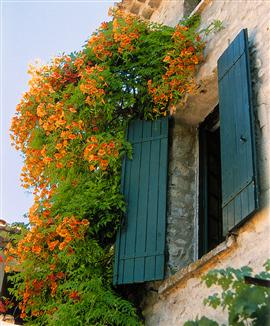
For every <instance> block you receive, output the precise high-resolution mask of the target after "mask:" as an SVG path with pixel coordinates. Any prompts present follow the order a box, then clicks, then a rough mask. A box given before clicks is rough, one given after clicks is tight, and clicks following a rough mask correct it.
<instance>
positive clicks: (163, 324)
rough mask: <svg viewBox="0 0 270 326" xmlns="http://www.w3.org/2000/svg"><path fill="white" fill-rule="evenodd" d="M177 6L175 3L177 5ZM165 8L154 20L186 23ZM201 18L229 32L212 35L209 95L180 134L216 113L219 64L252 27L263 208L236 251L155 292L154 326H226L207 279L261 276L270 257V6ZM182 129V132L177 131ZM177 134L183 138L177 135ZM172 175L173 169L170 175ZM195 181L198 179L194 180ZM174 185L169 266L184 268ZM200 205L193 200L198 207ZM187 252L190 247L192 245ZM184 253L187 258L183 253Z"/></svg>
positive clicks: (194, 102)
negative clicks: (208, 322)
mask: <svg viewBox="0 0 270 326" xmlns="http://www.w3.org/2000/svg"><path fill="white" fill-rule="evenodd" d="M207 2H209V1H207ZM174 5H175V4H172V6H174ZM160 8H162V10H163V11H157V12H155V13H153V15H152V18H151V20H152V19H155V21H159V22H164V23H167V24H168V21H170V22H174V23H176V22H177V21H178V20H179V18H181V17H179V15H180V16H181V13H180V14H179V12H177V11H175V12H173V11H171V9H170V8H171V3H170V2H168V1H163V2H162V3H161V5H160ZM166 8H167V9H166ZM165 12H170V13H171V14H170V15H171V17H170V18H169V19H168V17H167V16H166V14H164V13H165ZM158 13H159V16H158ZM162 13H163V14H162ZM201 16H202V26H206V25H208V24H209V23H210V22H211V21H213V20H214V19H220V20H222V21H223V26H224V27H225V28H224V29H223V30H222V31H220V32H218V33H217V34H211V35H210V36H209V37H208V43H207V47H206V50H205V54H206V61H205V63H204V64H203V65H202V67H201V68H200V70H199V73H198V76H197V79H198V81H202V82H201V85H202V86H201V88H203V92H200V91H199V92H198V94H196V95H195V96H194V97H193V98H192V97H191V100H190V102H189V103H188V105H187V107H186V108H185V109H183V110H181V111H179V113H178V114H177V115H176V117H175V118H176V129H177V128H180V129H181V127H180V126H181V125H182V124H181V123H187V124H188V123H190V124H191V125H197V124H198V123H199V122H200V121H202V120H203V119H204V117H206V116H207V115H208V113H209V112H211V111H212V110H213V108H214V106H215V105H216V103H217V102H218V92H217V78H216V65H217V59H218V58H219V56H220V55H221V54H222V53H223V51H224V50H225V49H226V48H227V46H228V44H229V42H230V41H232V40H233V39H234V38H235V36H236V35H237V34H238V33H239V31H240V30H241V29H242V28H248V32H249V45H250V54H251V61H252V62H251V67H252V88H253V101H254V108H255V119H256V134H257V139H256V150H257V156H258V170H259V183H260V207H261V208H260V211H259V212H258V213H256V214H255V215H254V216H253V217H252V218H251V219H249V221H248V222H246V223H245V224H244V225H243V226H242V227H241V228H240V229H239V230H238V236H237V237H236V244H235V245H234V246H233V247H232V248H231V249H230V250H228V251H225V253H222V255H220V256H216V257H213V259H210V260H209V261H208V262H207V263H206V264H204V265H203V267H201V268H199V269H198V270H196V271H194V272H193V273H192V275H189V276H188V277H187V278H185V279H183V280H182V281H181V280H180V281H179V283H178V285H177V286H174V288H173V289H172V290H170V291H168V292H167V293H166V295H164V296H161V297H159V296H158V294H156V293H155V292H149V294H148V296H147V297H145V300H144V302H143V303H142V306H143V311H144V315H145V318H146V325H151V326H174V325H178V326H179V325H183V323H184V322H185V321H186V320H188V319H194V318H195V317H196V316H202V315H207V316H208V317H209V318H213V319H215V320H217V321H218V322H219V323H222V322H223V323H226V317H225V315H224V313H222V312H221V311H215V310H213V309H211V308H209V307H205V306H204V305H203V304H202V302H203V299H204V298H205V297H207V296H208V295H209V294H210V293H214V292H216V289H206V288H205V287H204V286H203V285H202V284H201V283H200V282H201V281H200V277H201V275H202V274H204V273H206V272H207V271H209V270H210V269H213V268H226V267H228V266H232V267H235V268H238V267H241V266H243V265H249V266H251V267H252V268H253V269H254V270H255V272H257V271H259V270H261V269H262V265H263V263H264V262H265V261H266V259H267V258H268V257H269V254H270V248H269V234H270V233H269V232H270V210H269V199H270V190H269V189H270V182H269V177H270V69H269V68H270V36H269V34H270V26H269V24H270V2H268V1H248V0H246V1H225V0H218V1H217V0H213V1H210V2H209V3H208V4H207V5H206V7H205V8H204V9H203V11H202V13H201ZM178 124H179V127H177V125H178ZM180 129H179V130H180ZM175 132H176V134H175V135H176V137H177V131H175ZM179 133H180V131H179ZM179 135H180V134H179ZM178 141H179V140H177V139H176V141H175V147H174V146H173V148H172V150H176V153H175V154H173V156H172V157H171V163H170V164H171V167H172V166H174V165H175V166H176V165H178V164H179V163H177V162H176V161H178V159H179V158H180V157H178V154H179V153H178V152H180V150H181V149H180V146H181V144H180V143H179V144H178V143H177V142H178ZM176 144H178V146H177V145H176ZM177 149H178V151H177ZM174 160H175V161H174ZM172 171H173V170H172V169H171V168H170V172H172ZM179 171H180V173H179V174H178V172H177V173H176V174H175V175H177V178H178V180H177V182H180V179H181V178H182V176H183V171H182V170H181V169H179ZM192 178H193V180H194V177H192ZM192 178H191V179H192ZM173 180H174V176H173V174H172V175H171V180H170V181H169V184H170V188H169V192H170V195H169V196H171V201H170V202H169V223H168V235H169V239H168V245H169V246H170V245H172V243H174V245H176V248H175V249H173V248H171V249H170V248H169V253H170V255H169V261H168V263H169V264H171V266H174V268H175V267H176V265H177V264H178V266H181V261H180V259H178V258H179V257H177V253H176V252H177V250H178V247H177V246H178V245H177V232H174V231H173V228H174V227H175V228H178V232H179V234H178V235H179V238H178V243H181V241H182V237H183V236H184V239H185V235H183V230H179V226H176V224H177V222H173V218H175V221H179V222H180V220H181V218H180V216H181V214H180V212H181V211H180V210H178V207H177V205H178V203H177V201H181V196H179V194H178V195H177V193H176V192H175V194H174V189H175V188H174V187H175V186H176V188H177V187H179V186H178V184H177V183H175V184H174V181H173ZM175 180H176V179H175ZM192 188H193V184H191V189H190V190H192ZM179 189H180V188H179ZM190 190H189V191H190ZM187 194H190V193H187ZM174 195H175V197H174ZM173 200H174V201H176V203H175V204H174V205H175V211H174V215H175V216H174V217H173V216H172V214H171V213H172V210H171V211H170V209H172V206H170V205H172V204H173ZM194 203H195V201H194V198H193V206H194ZM191 206H192V205H191ZM193 208H194V207H193ZM193 208H192V209H193ZM194 214H195V211H194ZM177 216H178V217H177ZM190 218H192V217H190ZM170 223H171V225H170ZM174 223H175V225H174ZM181 232H182V233H181ZM180 239H181V240H180ZM193 239H194V237H193ZM179 248H180V247H179ZM186 248H188V246H187V245H186ZM192 250H193V249H192ZM174 251H175V252H174ZM179 254H180V255H181V251H180V253H179ZM170 257H171V258H170ZM187 261H188V260H186V262H187ZM181 267H182V266H181ZM166 282H167V281H166V280H165V281H164V282H163V283H161V284H160V283H158V284H157V285H156V288H157V289H159V287H164V284H166Z"/></svg>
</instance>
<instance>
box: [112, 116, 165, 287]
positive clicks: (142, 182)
mask: <svg viewBox="0 0 270 326" xmlns="http://www.w3.org/2000/svg"><path fill="white" fill-rule="evenodd" d="M127 138H128V141H129V142H130V143H131V144H132V148H133V154H132V160H129V159H127V158H126V159H125V160H124V163H123V167H122V192H123V194H124V196H125V199H126V202H127V214H126V218H125V221H124V225H123V226H122V228H121V229H120V230H119V232H118V235H117V240H116V245H115V262H114V284H128V283H137V282H145V281H151V280H161V279H163V278H164V250H165V229H166V197H167V165H168V119H167V118H164V119H160V120H157V121H142V120H134V121H132V122H131V123H130V124H129V127H128V136H127Z"/></svg>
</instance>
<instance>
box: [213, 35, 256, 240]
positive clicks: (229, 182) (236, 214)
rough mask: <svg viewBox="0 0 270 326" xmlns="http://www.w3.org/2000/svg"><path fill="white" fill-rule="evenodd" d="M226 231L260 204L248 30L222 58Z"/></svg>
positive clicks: (222, 144)
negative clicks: (258, 198)
mask: <svg viewBox="0 0 270 326" xmlns="http://www.w3.org/2000/svg"><path fill="white" fill-rule="evenodd" d="M218 84H219V109H220V137H221V170H222V213H223V235H226V234H227V233H228V231H230V230H231V229H232V228H233V227H235V226H237V225H238V224H239V223H240V222H242V221H243V220H244V219H245V218H246V217H248V216H249V215H250V214H252V213H253V212H254V211H255V210H256V208H257V207H258V200H257V179H256V164H255V163H256V160H255V150H254V148H255V146H254V142H255V137H254V126H253V109H252V101H251V80H250V71H249V52H248V38H247V30H246V29H244V30H242V31H241V32H240V33H239V34H238V36H237V37H236V38H235V39H234V41H233V42H232V43H231V44H230V46H229V47H228V48H227V49H226V51H225V52H224V53H223V54H222V56H221V57H220V58H219V60H218Z"/></svg>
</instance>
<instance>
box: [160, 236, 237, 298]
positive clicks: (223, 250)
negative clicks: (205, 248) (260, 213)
mask: <svg viewBox="0 0 270 326" xmlns="http://www.w3.org/2000/svg"><path fill="white" fill-rule="evenodd" d="M235 245H236V238H235V236H233V235H231V236H230V237H229V238H228V239H226V240H225V241H224V242H222V243H220V244H219V245H218V246H217V247H216V248H214V249H213V250H211V251H209V252H208V253H207V254H205V255H204V256H203V257H202V258H200V259H198V260H196V261H195V262H194V263H191V264H189V265H188V266H186V267H184V268H183V269H181V270H180V271H178V272H177V273H176V274H174V275H172V276H170V277H169V278H168V279H166V280H165V281H164V282H162V284H161V285H160V287H159V289H158V294H159V296H160V297H161V298H162V297H166V296H167V295H168V294H169V293H170V291H171V290H173V289H174V288H175V287H179V286H180V285H181V283H183V282H184V281H187V280H188V279H189V278H191V277H197V276H198V275H200V273H201V272H202V268H203V267H205V265H210V264H213V263H215V262H216V261H218V260H219V259H220V257H221V256H222V255H223V254H227V253H228V252H230V250H231V249H232V248H234V247H235Z"/></svg>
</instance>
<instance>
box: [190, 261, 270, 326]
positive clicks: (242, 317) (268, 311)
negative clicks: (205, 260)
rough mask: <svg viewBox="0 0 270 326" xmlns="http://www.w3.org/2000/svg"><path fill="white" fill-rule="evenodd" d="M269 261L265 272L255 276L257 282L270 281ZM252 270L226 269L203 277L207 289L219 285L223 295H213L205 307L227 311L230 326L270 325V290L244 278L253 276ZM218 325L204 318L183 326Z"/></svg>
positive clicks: (265, 265) (206, 301)
mask: <svg viewBox="0 0 270 326" xmlns="http://www.w3.org/2000/svg"><path fill="white" fill-rule="evenodd" d="M269 263H270V260H267V262H266V263H265V264H264V267H265V271H263V272H261V273H259V274H256V275H255V276H254V277H255V278H258V279H264V280H265V279H270V273H269ZM251 275H252V269H251V268H250V267H248V266H244V267H242V268H240V269H234V268H231V267H229V268H226V269H220V270H212V271H210V272H209V273H208V274H207V275H205V276H204V277H203V281H204V283H205V284H206V286H207V287H211V286H213V285H217V286H219V287H221V290H222V292H221V293H220V292H219V293H214V294H213V295H210V296H209V297H208V298H206V299H205V300H204V304H205V305H209V306H210V307H212V308H214V309H217V308H218V307H221V308H222V309H223V310H226V311H228V325H230V326H247V325H254V326H269V325H270V289H269V288H267V287H264V286H257V285H250V284H246V283H245V281H244V277H245V276H251ZM192 325H194V326H195V325H205V326H212V325H213V326H214V325H218V324H217V323H216V322H215V321H213V320H210V319H207V318H206V317H202V318H201V319H200V320H198V319H197V320H196V321H188V322H186V323H185V324H184V326H192Z"/></svg>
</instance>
